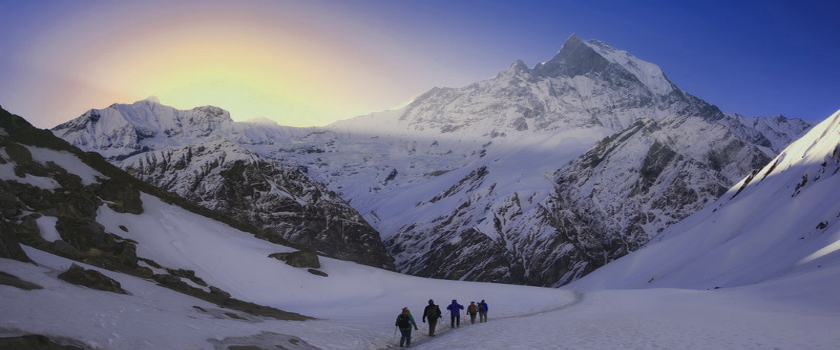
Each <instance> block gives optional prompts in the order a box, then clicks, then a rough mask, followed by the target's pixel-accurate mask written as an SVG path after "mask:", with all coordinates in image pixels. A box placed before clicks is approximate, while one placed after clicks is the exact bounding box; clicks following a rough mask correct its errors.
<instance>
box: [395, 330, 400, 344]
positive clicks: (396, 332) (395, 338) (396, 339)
mask: <svg viewBox="0 0 840 350" xmlns="http://www.w3.org/2000/svg"><path fill="white" fill-rule="evenodd" d="M399 328H400V327H398V326H394V342H396V341H397V329H399Z"/></svg>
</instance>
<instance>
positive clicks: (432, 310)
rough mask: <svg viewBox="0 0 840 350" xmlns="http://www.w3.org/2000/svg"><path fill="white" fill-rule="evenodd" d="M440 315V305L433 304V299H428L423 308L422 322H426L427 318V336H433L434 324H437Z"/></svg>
mask: <svg viewBox="0 0 840 350" xmlns="http://www.w3.org/2000/svg"><path fill="white" fill-rule="evenodd" d="M440 317H441V312H440V306H437V305H435V301H434V300H432V299H429V305H427V306H426V309H424V310H423V323H426V318H428V319H429V336H430V337H434V336H435V326H437V322H438V319H439V318H440Z"/></svg>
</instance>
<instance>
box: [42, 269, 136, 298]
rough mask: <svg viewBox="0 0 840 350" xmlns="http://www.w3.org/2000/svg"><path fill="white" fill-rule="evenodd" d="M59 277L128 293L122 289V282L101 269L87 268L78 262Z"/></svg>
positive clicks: (106, 289)
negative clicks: (104, 273) (106, 274)
mask: <svg viewBox="0 0 840 350" xmlns="http://www.w3.org/2000/svg"><path fill="white" fill-rule="evenodd" d="M58 278H59V279H61V280H64V281H67V282H70V283H72V284H75V285H80V286H85V287H88V288H91V289H98V290H103V291H106V292H112V293H118V294H128V293H127V292H126V291H125V290H123V289H122V285H120V282H117V281H115V280H113V279H111V278H110V277H108V276H105V275H103V274H102V273H101V272H99V271H94V270H85V269H84V268H83V267H81V266H79V265H76V264H73V265H71V266H70V268H69V269H67V271H65V272H64V273H62V274H60V275H58Z"/></svg>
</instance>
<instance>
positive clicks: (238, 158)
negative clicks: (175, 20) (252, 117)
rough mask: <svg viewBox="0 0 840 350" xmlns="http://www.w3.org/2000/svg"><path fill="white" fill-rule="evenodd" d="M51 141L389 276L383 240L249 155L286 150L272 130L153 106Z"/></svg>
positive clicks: (94, 118) (314, 188)
mask: <svg viewBox="0 0 840 350" xmlns="http://www.w3.org/2000/svg"><path fill="white" fill-rule="evenodd" d="M53 130H54V131H55V133H56V134H57V135H59V136H60V137H62V138H64V139H65V140H67V141H69V142H71V143H72V144H74V145H76V146H77V147H80V148H82V149H84V150H86V151H96V152H98V153H100V154H102V155H103V156H105V157H108V158H109V159H110V160H111V161H113V162H114V163H115V164H116V165H118V166H120V167H122V168H123V169H125V170H127V171H129V172H130V173H131V174H132V175H134V176H135V177H137V178H140V179H142V180H144V181H146V182H148V183H150V184H153V185H155V186H159V187H162V188H164V189H166V190H168V191H171V192H174V193H177V194H179V195H181V196H183V197H185V198H187V199H190V200H193V201H196V202H198V203H199V204H201V205H203V206H205V207H207V208H209V209H213V210H216V211H218V212H220V213H221V214H224V215H227V216H230V217H232V218H235V219H237V220H241V221H244V222H248V223H251V224H253V225H255V226H258V227H261V228H264V229H265V230H266V232H265V234H264V235H263V237H264V238H266V239H273V238H272V237H280V238H282V239H286V240H289V241H291V242H293V243H296V244H298V245H301V246H303V247H307V248H309V249H312V250H315V251H318V252H320V253H322V254H326V255H328V256H331V257H335V258H339V259H348V260H352V261H357V262H360V263H364V264H369V265H372V266H377V267H385V268H393V267H394V264H393V259H392V258H391V257H390V256H388V254H387V253H386V252H385V247H384V245H383V244H382V240H381V238H380V237H379V235H378V234H377V232H376V230H375V229H373V228H372V227H371V226H370V225H369V224H368V223H367V222H366V221H365V220H364V219H363V218H362V217H361V216H360V215H359V214H358V213H357V212H356V211H355V210H354V209H353V208H352V207H350V206H349V205H347V203H346V202H345V201H344V200H342V199H341V198H339V197H338V196H336V195H335V193H333V192H331V191H330V190H329V189H327V188H325V187H324V186H323V185H321V184H319V183H317V182H315V181H312V179H311V178H310V177H309V176H308V175H307V174H306V173H305V172H303V171H302V170H303V169H301V168H298V167H296V166H290V165H287V164H283V163H280V162H277V161H275V160H273V159H271V158H270V157H261V156H259V155H258V154H256V153H254V152H252V151H250V150H248V149H247V148H245V147H248V146H251V147H257V146H261V147H273V148H274V149H283V148H285V147H287V146H291V145H288V143H287V142H285V140H288V139H289V135H290V134H296V133H299V132H305V131H303V130H305V129H303V130H297V129H294V128H283V127H280V126H278V125H277V124H276V123H275V124H271V123H266V122H265V121H252V122H243V123H234V122H233V120H231V119H230V114H229V113H228V112H227V111H224V110H222V109H220V108H216V107H211V106H206V107H199V108H194V109H192V110H189V111H182V110H177V109H175V108H172V107H169V106H164V105H161V104H160V101H159V100H157V99H156V98H154V97H150V98H148V99H146V100H143V101H138V102H136V103H133V104H130V105H126V104H114V105H111V106H110V107H108V108H105V109H93V110H90V111H88V112H87V113H85V114H83V115H82V116H80V117H78V118H76V119H74V120H71V121H69V122H67V123H64V124H61V125H59V126H56V127H55V128H54V129H53Z"/></svg>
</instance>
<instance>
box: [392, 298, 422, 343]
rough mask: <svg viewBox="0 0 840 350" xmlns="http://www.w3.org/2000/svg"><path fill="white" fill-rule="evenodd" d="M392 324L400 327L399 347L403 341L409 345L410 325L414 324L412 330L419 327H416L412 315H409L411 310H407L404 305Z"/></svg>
mask: <svg viewBox="0 0 840 350" xmlns="http://www.w3.org/2000/svg"><path fill="white" fill-rule="evenodd" d="M394 325H395V326H397V328H399V329H400V333H401V334H402V336H401V337H400V347H403V343H405V345H406V346H408V347H411V326H412V325H414V330H418V329H419V328H417V323H416V322H414V316H411V312H409V311H408V308H407V307H404V308H403V309H402V313H400V314H399V315H397V322H395V323H394Z"/></svg>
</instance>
